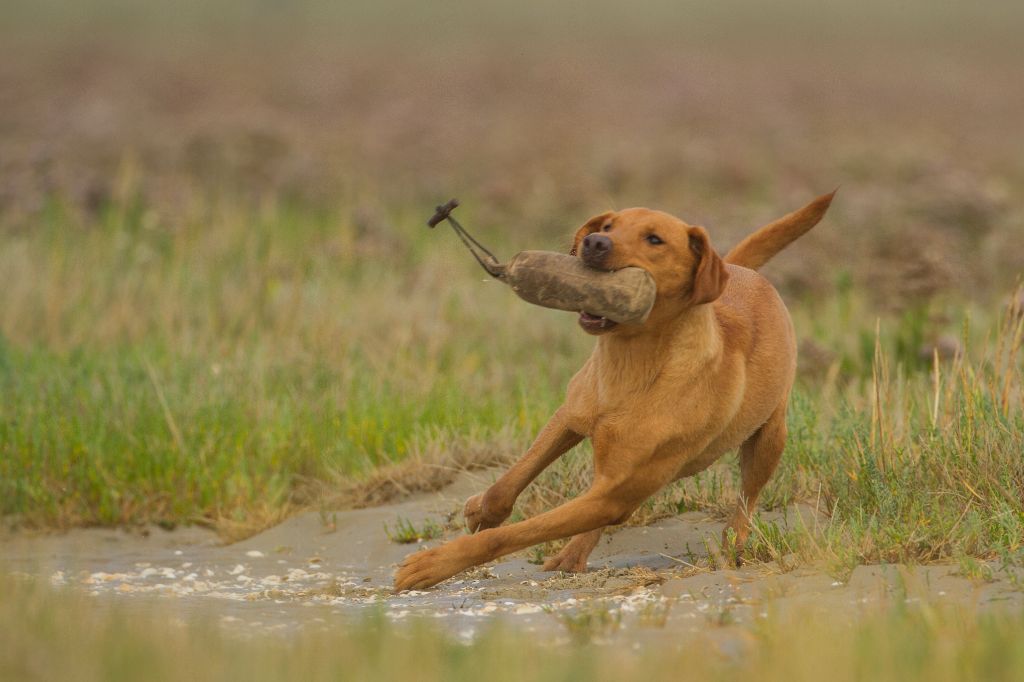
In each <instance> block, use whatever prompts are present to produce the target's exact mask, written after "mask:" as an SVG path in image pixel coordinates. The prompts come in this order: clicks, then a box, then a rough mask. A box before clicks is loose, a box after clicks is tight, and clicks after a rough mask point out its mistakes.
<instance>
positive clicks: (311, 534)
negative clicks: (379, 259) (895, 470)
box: [0, 472, 1024, 648]
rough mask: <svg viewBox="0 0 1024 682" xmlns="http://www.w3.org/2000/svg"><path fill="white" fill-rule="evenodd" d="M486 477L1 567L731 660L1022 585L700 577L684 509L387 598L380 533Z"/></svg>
mask: <svg viewBox="0 0 1024 682" xmlns="http://www.w3.org/2000/svg"><path fill="white" fill-rule="evenodd" d="M491 478H493V474H491V473H489V472H476V473H466V474H463V475H462V476H461V477H460V478H459V479H458V480H456V482H455V483H454V484H452V485H451V486H449V487H448V488H446V489H445V490H443V491H441V492H439V493H433V494H428V495H419V496H416V497H413V498H410V499H408V500H406V501H403V502H400V503H397V504H391V505H387V506H381V507H375V508H371V509H360V510H354V511H339V512H333V513H317V512H309V513H305V514H301V515H299V516H296V517H294V518H292V519H290V520H288V521H287V522H285V523H282V524H281V525H279V526H277V527H275V528H272V529H270V530H268V531H266V532H264V533H261V534H260V535H257V536H254V537H251V538H249V539H247V540H245V541H242V542H238V543H235V544H231V545H223V544H221V543H220V542H219V541H218V539H217V537H216V535H215V534H214V533H212V532H211V531H207V530H203V529H199V528H187V529H178V530H173V531H165V530H162V529H159V528H152V529H147V530H144V531H139V530H136V531H125V530H111V529H84V530H75V531H72V532H70V533H65V534H33V533H27V532H8V533H7V534H6V535H3V536H0V537H2V543H0V547H2V552H0V570H2V571H4V572H14V573H21V574H29V575H32V576H37V577H42V578H44V579H46V580H48V581H50V582H51V583H53V584H54V585H62V586H71V587H73V588H74V589H81V590H86V591H88V592H89V593H90V594H92V595H95V596H96V597H97V598H100V599H103V600H111V601H109V602H104V603H115V602H116V603H120V604H125V603H128V604H139V605H140V606H141V605H143V604H150V603H152V602H153V601H158V602H160V603H163V604H165V605H166V604H172V605H173V606H172V609H173V610H174V612H175V613H176V617H180V618H214V619H218V620H220V622H222V623H223V624H224V625H225V626H226V627H228V628H229V629H230V630H232V631H235V632H240V633H243V634H244V633H259V632H266V631H281V632H285V633H287V632H297V631H302V630H303V629H306V628H316V627H321V628H331V627H336V626H338V625H340V624H344V623H345V622H348V621H350V620H351V619H354V618H359V617H362V616H365V615H367V613H368V611H369V610H371V609H373V610H379V611H380V612H382V613H383V614H384V616H385V617H386V618H387V619H389V620H392V621H404V620H411V619H413V618H416V617H424V618H428V619H431V620H435V621H436V622H439V623H443V624H444V625H445V626H446V627H447V628H450V630H451V632H452V633H453V634H454V635H455V636H456V637H458V638H459V639H462V640H466V641H469V640H472V639H473V638H474V637H475V636H476V634H477V633H478V632H480V630H481V628H482V627H486V626H487V625H488V624H490V623H493V622H494V621H496V620H497V619H502V620H504V621H505V622H508V623H512V624H514V625H515V626H516V627H519V628H524V629H526V630H528V631H537V632H541V633H543V634H544V635H545V636H546V637H549V638H550V639H551V641H561V640H567V639H570V638H593V639H596V640H598V641H616V640H622V639H627V640H633V641H637V640H639V639H644V640H649V639H658V638H664V639H665V640H666V641H667V642H677V643H678V642H680V641H682V640H684V639H685V636H686V635H687V634H695V633H698V632H700V633H704V634H706V633H707V632H708V631H709V630H713V631H715V632H718V633H720V638H719V639H720V641H721V643H722V646H724V647H727V648H731V647H734V646H736V645H742V642H743V641H744V638H745V637H746V636H747V635H746V633H747V632H749V625H750V624H751V623H753V622H754V621H756V619H758V618H760V617H764V616H765V615H767V614H768V613H769V612H774V613H777V612H780V611H783V610H786V609H792V608H800V609H805V608H811V609H821V610H822V611H825V612H827V613H830V614H832V616H834V617H836V618H844V619H853V618H857V616H858V614H859V613H863V612H865V611H866V610H868V609H871V608H872V607H874V606H877V605H878V604H879V603H886V602H895V601H904V602H909V603H915V602H925V601H943V602H954V603H957V604H962V605H964V606H967V607H969V608H980V609H983V610H985V609H1001V608H1016V609H1019V608H1022V607H1024V591H1022V588H1021V583H1020V581H1019V580H1018V581H1008V580H992V581H987V582H985V581H978V580H971V579H968V578H967V577H964V576H961V575H958V574H957V568H956V567H955V566H945V565H937V566H927V567H904V566H861V567H858V568H856V569H855V570H854V571H853V573H852V575H851V576H850V577H849V579H848V580H846V581H839V580H836V579H835V578H833V577H831V576H830V575H828V574H827V573H826V572H824V571H823V570H819V569H811V568H795V569H793V568H791V567H788V566H784V567H780V566H779V565H777V564H775V563H769V564H755V565H745V566H743V567H742V568H740V569H719V570H714V571H712V570H708V569H707V568H706V563H707V551H706V549H705V548H706V547H707V546H708V543H706V542H705V541H706V540H707V541H709V542H712V543H713V540H714V538H716V537H718V536H719V533H720V532H721V522H720V521H718V520H715V519H710V518H707V517H706V516H705V515H703V514H701V513H696V512H695V513H686V514H682V515H680V516H678V517H675V518H671V519H663V520H661V521H659V522H657V523H655V524H653V525H651V526H647V527H630V528H624V529H622V530H619V531H618V532H616V533H612V534H607V535H606V537H605V538H604V539H603V541H602V543H601V544H600V545H599V547H598V548H597V549H596V550H595V552H594V554H593V555H592V556H591V560H590V571H589V572H588V573H586V574H581V575H570V574H562V573H545V572H542V571H540V568H539V566H537V565H534V564H532V563H530V561H529V559H530V558H532V556H533V555H532V554H529V553H522V554H519V555H514V556H512V557H507V558H505V559H504V560H501V561H499V562H496V563H493V564H491V565H489V566H486V567H481V568H478V569H475V570H473V571H471V572H469V573H467V574H462V575H459V576H456V577H454V578H453V579H451V580H448V581H446V582H445V583H443V584H441V585H439V586H438V587H436V588H434V589H431V590H428V591H422V592H407V593H403V594H400V595H394V594H392V593H391V590H390V586H391V577H392V572H393V570H394V567H395V565H396V564H397V562H399V561H400V560H401V559H402V557H404V556H405V555H406V554H408V553H409V552H411V551H415V549H417V546H416V545H409V544H398V543H395V542H393V541H391V540H390V539H389V538H388V535H387V533H386V532H385V526H388V527H391V528H393V527H394V526H395V524H396V522H397V521H398V520H399V519H403V518H404V519H408V520H409V521H411V522H412V523H413V524H414V525H420V524H422V523H423V522H425V521H427V520H432V521H434V522H436V523H438V524H442V525H445V524H446V523H447V522H448V520H449V519H450V518H452V514H453V512H454V511H456V510H458V509H460V508H461V504H462V501H463V500H464V499H465V498H466V497H467V496H468V495H470V494H472V493H474V492H477V491H478V490H480V489H482V488H483V487H484V486H485V485H486V484H487V483H488V482H489V480H490V479H491ZM796 511H797V512H799V510H796ZM803 513H804V520H805V521H806V517H807V514H808V512H807V511H806V510H804V512H803ZM766 516H769V517H772V518H776V519H782V518H783V517H784V515H782V514H766ZM798 516H799V513H794V511H793V510H791V512H790V513H789V514H787V515H785V517H786V518H790V519H793V518H796V517H798ZM458 532H460V531H457V530H449V531H447V536H448V537H451V536H453V535H455V534H457V533H458ZM440 541H441V540H440V539H435V540H431V541H428V544H429V543H436V542H440ZM694 564H700V565H702V566H704V567H703V568H697V567H696V566H695V565H694ZM129 608H130V607H129Z"/></svg>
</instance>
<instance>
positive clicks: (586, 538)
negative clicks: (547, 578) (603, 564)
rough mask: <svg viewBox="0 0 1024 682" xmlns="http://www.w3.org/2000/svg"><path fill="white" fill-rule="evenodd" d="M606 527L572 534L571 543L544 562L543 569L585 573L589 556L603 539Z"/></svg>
mask: <svg viewBox="0 0 1024 682" xmlns="http://www.w3.org/2000/svg"><path fill="white" fill-rule="evenodd" d="M603 532H604V528H597V529H595V530H589V531H587V532H586V533H580V534H579V535H574V536H572V539H571V540H569V544H567V545H566V546H565V547H563V548H562V551H561V552H559V553H558V554H556V555H555V556H553V557H551V558H550V559H548V560H547V561H545V562H544V566H543V567H542V568H541V570H543V571H565V572H567V573H584V572H586V570H587V557H589V556H590V553H591V552H593V551H594V548H595V547H597V543H598V542H600V541H601V533H603Z"/></svg>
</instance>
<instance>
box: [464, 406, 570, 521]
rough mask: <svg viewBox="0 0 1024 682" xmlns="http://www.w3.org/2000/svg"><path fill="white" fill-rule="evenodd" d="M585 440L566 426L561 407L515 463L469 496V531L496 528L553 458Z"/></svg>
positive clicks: (466, 509) (465, 511) (467, 518)
mask: <svg viewBox="0 0 1024 682" xmlns="http://www.w3.org/2000/svg"><path fill="white" fill-rule="evenodd" d="M581 440H583V436H581V435H580V434H578V433H576V432H574V431H571V430H569V429H568V428H567V427H566V426H565V420H564V418H563V415H562V410H561V409H559V410H556V411H555V414H554V415H553V416H552V417H551V419H550V420H549V421H548V423H547V424H545V425H544V428H543V429H541V431H540V433H539V434H537V439H536V440H535V441H534V442H533V445H531V446H530V449H529V450H527V451H526V454H525V455H523V456H522V458H520V460H519V461H518V462H516V463H515V464H513V465H512V466H511V467H510V468H509V470H508V471H506V472H505V473H504V474H503V475H502V476H501V478H499V479H498V480H497V481H495V482H494V485H492V486H491V487H490V488H488V489H487V490H486V492H483V493H480V494H479V495H474V496H473V497H471V498H469V499H468V500H466V506H465V509H464V510H463V516H464V518H465V520H466V527H467V528H469V530H470V532H473V533H475V532H477V531H480V530H486V529H488V528H494V527H496V526H500V525H501V524H502V523H504V521H505V519H507V518H508V517H509V515H510V514H511V513H512V505H514V504H515V502H516V498H518V497H519V495H520V493H522V492H523V490H525V489H526V486H528V485H530V482H531V481H533V479H535V478H537V476H538V475H539V474H540V472H542V471H544V469H545V468H547V467H548V465H550V464H551V463H552V462H554V461H555V460H556V459H558V458H559V457H561V456H562V455H564V454H565V453H566V452H568V451H569V450H570V449H571V448H572V447H573V446H574V445H576V444H577V443H579V442H580V441H581Z"/></svg>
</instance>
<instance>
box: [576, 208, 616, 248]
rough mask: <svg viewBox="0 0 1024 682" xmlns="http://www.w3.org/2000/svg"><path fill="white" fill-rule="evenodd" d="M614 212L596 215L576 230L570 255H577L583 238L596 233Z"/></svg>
mask: <svg viewBox="0 0 1024 682" xmlns="http://www.w3.org/2000/svg"><path fill="white" fill-rule="evenodd" d="M612 213H613V212H612V211H608V212H606V213H602V214H601V215H596V216H594V217H593V218H591V219H590V220H588V221H587V222H585V223H583V226H582V227H581V228H580V229H578V230H576V236H575V237H573V238H572V248H571V249H570V250H569V255H570V256H575V255H576V254H577V253H578V252H579V249H580V244H581V243H582V242H583V238H584V237H586V236H587V235H588V234H594V233H595V232H597V231H598V230H600V229H601V228H602V227H603V226H604V224H605V221H607V220H608V219H609V218H611V217H612Z"/></svg>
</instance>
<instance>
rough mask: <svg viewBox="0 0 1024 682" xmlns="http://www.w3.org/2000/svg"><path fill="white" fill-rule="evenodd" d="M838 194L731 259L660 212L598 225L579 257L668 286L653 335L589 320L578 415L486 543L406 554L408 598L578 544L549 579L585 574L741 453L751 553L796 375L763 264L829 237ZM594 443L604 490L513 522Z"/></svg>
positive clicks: (498, 506)
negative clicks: (548, 475)
mask: <svg viewBox="0 0 1024 682" xmlns="http://www.w3.org/2000/svg"><path fill="white" fill-rule="evenodd" d="M834 195H835V192H832V193H831V194H826V195H823V196H820V197H818V198H817V199H815V200H814V201H813V202H811V203H810V204H808V205H807V206H805V207H804V208H802V209H800V210H798V211H795V212H793V213H790V214H788V215H786V216H784V217H782V218H780V219H778V220H776V221H774V222H772V223H770V224H768V225H766V226H764V227H762V228H761V229H759V230H757V231H756V232H755V233H753V234H751V235H750V236H748V237H747V238H746V239H744V240H743V241H742V242H740V244H739V245H737V246H736V247H735V248H734V249H732V250H731V251H729V252H728V254H726V256H725V258H722V257H721V256H719V254H718V253H717V252H716V251H715V249H714V248H713V247H712V245H711V240H710V238H709V236H708V233H707V231H706V230H705V229H704V228H703V227H698V226H692V225H688V224H687V223H685V222H683V221H682V220H680V219H678V218H675V217H673V216H671V215H668V214H667V213H662V212H660V211H654V210H650V209H646V208H631V209H626V210H622V211H612V212H607V213H602V214H601V215H598V216H595V217H593V218H591V219H590V220H588V221H587V222H586V223H584V224H583V226H582V227H580V228H579V230H577V232H576V234H575V237H574V240H573V246H572V250H571V251H570V253H571V254H572V255H576V256H578V257H579V258H582V259H583V261H584V263H585V264H587V265H588V266H590V267H594V268H599V269H604V270H617V269H619V268H625V267H639V268H643V269H644V270H646V271H647V272H649V273H650V274H651V276H652V277H653V278H654V281H655V284H656V287H657V296H656V299H655V303H654V307H653V308H652V310H651V313H650V315H649V316H648V318H647V320H646V321H645V322H643V323H641V324H617V323H615V322H613V321H611V320H608V319H605V318H601V317H597V316H594V315H591V314H589V313H587V312H585V311H584V312H581V313H580V316H579V326H580V327H582V329H583V331H585V332H586V333H588V334H592V335H594V336H596V337H597V342H596V345H595V347H594V351H593V353H592V354H591V355H590V357H589V359H588V360H587V361H586V363H585V364H584V365H583V367H582V368H581V369H580V370H579V372H578V373H577V374H576V375H575V376H574V377H573V378H572V379H571V380H570V382H569V386H568V389H567V392H566V400H565V402H564V404H563V405H562V406H561V407H559V408H558V409H557V410H556V411H555V413H554V415H553V416H552V417H551V419H550V420H549V421H548V423H547V424H546V425H545V426H544V428H543V429H542V430H541V431H540V434H539V435H538V436H537V439H536V440H535V441H534V443H533V444H532V445H531V446H530V448H529V449H528V450H527V452H526V454H525V455H524V456H523V457H522V458H521V459H520V460H519V461H518V462H516V463H515V464H514V465H512V467H511V468H510V469H509V470H508V471H507V472H506V473H505V474H504V475H502V476H501V478H499V479H498V480H497V481H496V482H495V483H494V484H493V485H492V486H491V487H490V488H488V489H487V490H486V491H485V492H483V493H481V494H479V495H474V496H473V497H471V498H469V500H467V502H466V504H465V509H464V515H465V520H466V524H467V527H468V529H469V530H470V532H471V533H472V534H470V535H464V536H461V537H458V538H456V539H454V540H452V541H450V542H448V543H445V544H443V545H440V546H438V547H435V548H433V549H427V550H423V551H420V552H417V553H415V554H412V555H410V556H408V557H406V559H405V560H404V561H403V562H402V563H401V564H400V565H399V567H398V571H397V572H396V574H395V583H394V588H395V591H396V592H397V591H402V590H410V589H423V588H426V587H430V586H432V585H435V584H437V583H439V582H441V581H442V580H445V579H446V578H449V577H451V576H453V575H455V574H456V573H459V572H460V571H463V570H465V569H467V568H469V567H471V566H475V565H478V564H482V563H485V562H487V561H491V560H493V559H496V558H497V557H500V556H503V555H505V554H509V553H511V552H515V551H518V550H521V549H524V548H526V547H530V546H532V545H536V544H538V543H541V542H546V541H549V540H555V539H559V538H567V537H570V536H571V537H572V539H571V540H570V541H569V542H568V543H567V544H566V546H565V547H564V548H563V549H562V550H561V551H560V552H559V553H558V554H556V555H555V556H553V557H551V558H550V559H548V560H547V562H546V563H545V564H544V566H543V570H545V571H555V570H560V571H576V572H579V571H585V570H586V566H587V557H588V556H589V555H590V553H591V551H592V550H593V549H594V547H596V546H597V543H598V541H599V539H600V537H601V533H602V529H604V527H605V526H610V525H615V524H620V523H623V522H624V521H626V519H628V518H629V516H630V514H632V513H633V511H634V510H635V509H636V508H637V507H639V506H640V504H642V503H643V502H644V500H646V499H647V498H648V497H650V496H651V495H653V494H654V493H655V492H657V491H658V490H659V489H661V488H662V487H664V486H665V485H667V484H669V483H671V482H672V481H675V480H677V479H680V478H683V477H686V476H692V475H694V474H696V473H698V472H700V471H703V470H704V469H706V468H707V467H708V466H710V465H711V464H712V463H713V462H714V461H716V460H717V459H718V458H719V457H721V456H722V455H723V454H725V453H727V452H730V451H733V450H736V449H737V448H738V449H739V466H740V474H741V495H740V499H739V501H738V504H737V506H736V509H735V512H734V513H733V514H732V517H731V519H730V520H729V522H728V525H727V526H726V529H725V530H724V531H723V540H724V541H727V542H734V543H735V547H736V548H737V549H740V548H742V547H743V545H744V544H745V543H746V540H747V537H748V535H749V533H750V517H751V514H752V513H753V510H754V505H755V503H756V501H757V498H758V495H759V494H760V492H761V489H762V488H763V487H764V485H765V483H767V481H768V479H769V477H771V475H772V472H774V471H775V468H776V466H777V465H778V463H779V459H780V457H781V456H782V451H783V448H784V447H785V444H786V407H787V403H788V401H789V394H790V390H791V388H792V386H793V381H794V377H795V375H796V356H797V347H796V337H795V334H794V331H793V324H792V321H791V320H790V316H789V311H788V310H787V309H786V306H785V304H784V303H783V302H782V299H781V298H780V297H779V294H778V292H777V291H776V290H775V288H774V287H773V286H772V285H771V284H770V283H769V282H768V280H767V279H765V278H764V277H763V276H762V275H760V274H758V272H757V269H758V268H760V267H761V266H762V265H764V264H765V263H766V262H768V260H770V259H771V258H772V257H773V256H774V255H775V254H777V253H778V252H779V251H781V250H782V249H784V248H785V247H786V246H788V245H789V244H790V243H791V242H793V241H794V240H796V239H797V238H799V237H800V236H801V235H803V234H804V233H806V232H807V231H808V230H810V229H811V228H812V227H814V225H816V224H817V223H818V222H819V221H820V220H821V218H822V217H823V216H824V215H825V212H826V211H827V210H828V208H829V206H830V205H831V202H832V198H833V196H834ZM584 438H590V440H591V443H592V445H593V451H594V478H593V482H592V484H591V486H590V488H589V489H588V490H587V491H586V492H584V493H582V494H581V495H579V496H578V497H576V498H575V499H573V500H570V501H568V502H566V503H565V504H563V505H561V506H559V507H556V508H555V509H552V510H550V511H547V512H545V513H543V514H540V515H538V516H535V517H533V518H530V519H527V520H525V521H520V522H518V523H513V524H510V525H507V526H502V525H501V524H502V523H503V522H504V521H505V520H506V519H507V518H508V517H509V515H510V514H511V513H512V506H513V504H514V503H515V501H516V498H517V497H518V496H519V494H520V493H521V492H522V491H523V490H524V489H525V488H526V486H527V485H529V483H530V482H531V481H532V480H533V479H534V478H536V477H537V475H538V474H540V473H541V471H543V470H544V468H545V467H547V466H548V465H550V464H551V463H552V462H554V461H555V460H556V459H558V457H560V456H561V455H563V454H564V453H565V452H567V451H568V450H569V449H570V448H572V447H573V446H575V445H576V444H577V443H579V442H580V441H582V440H583V439H584ZM730 529H731V531H732V534H733V537H732V538H729V531H730Z"/></svg>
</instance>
